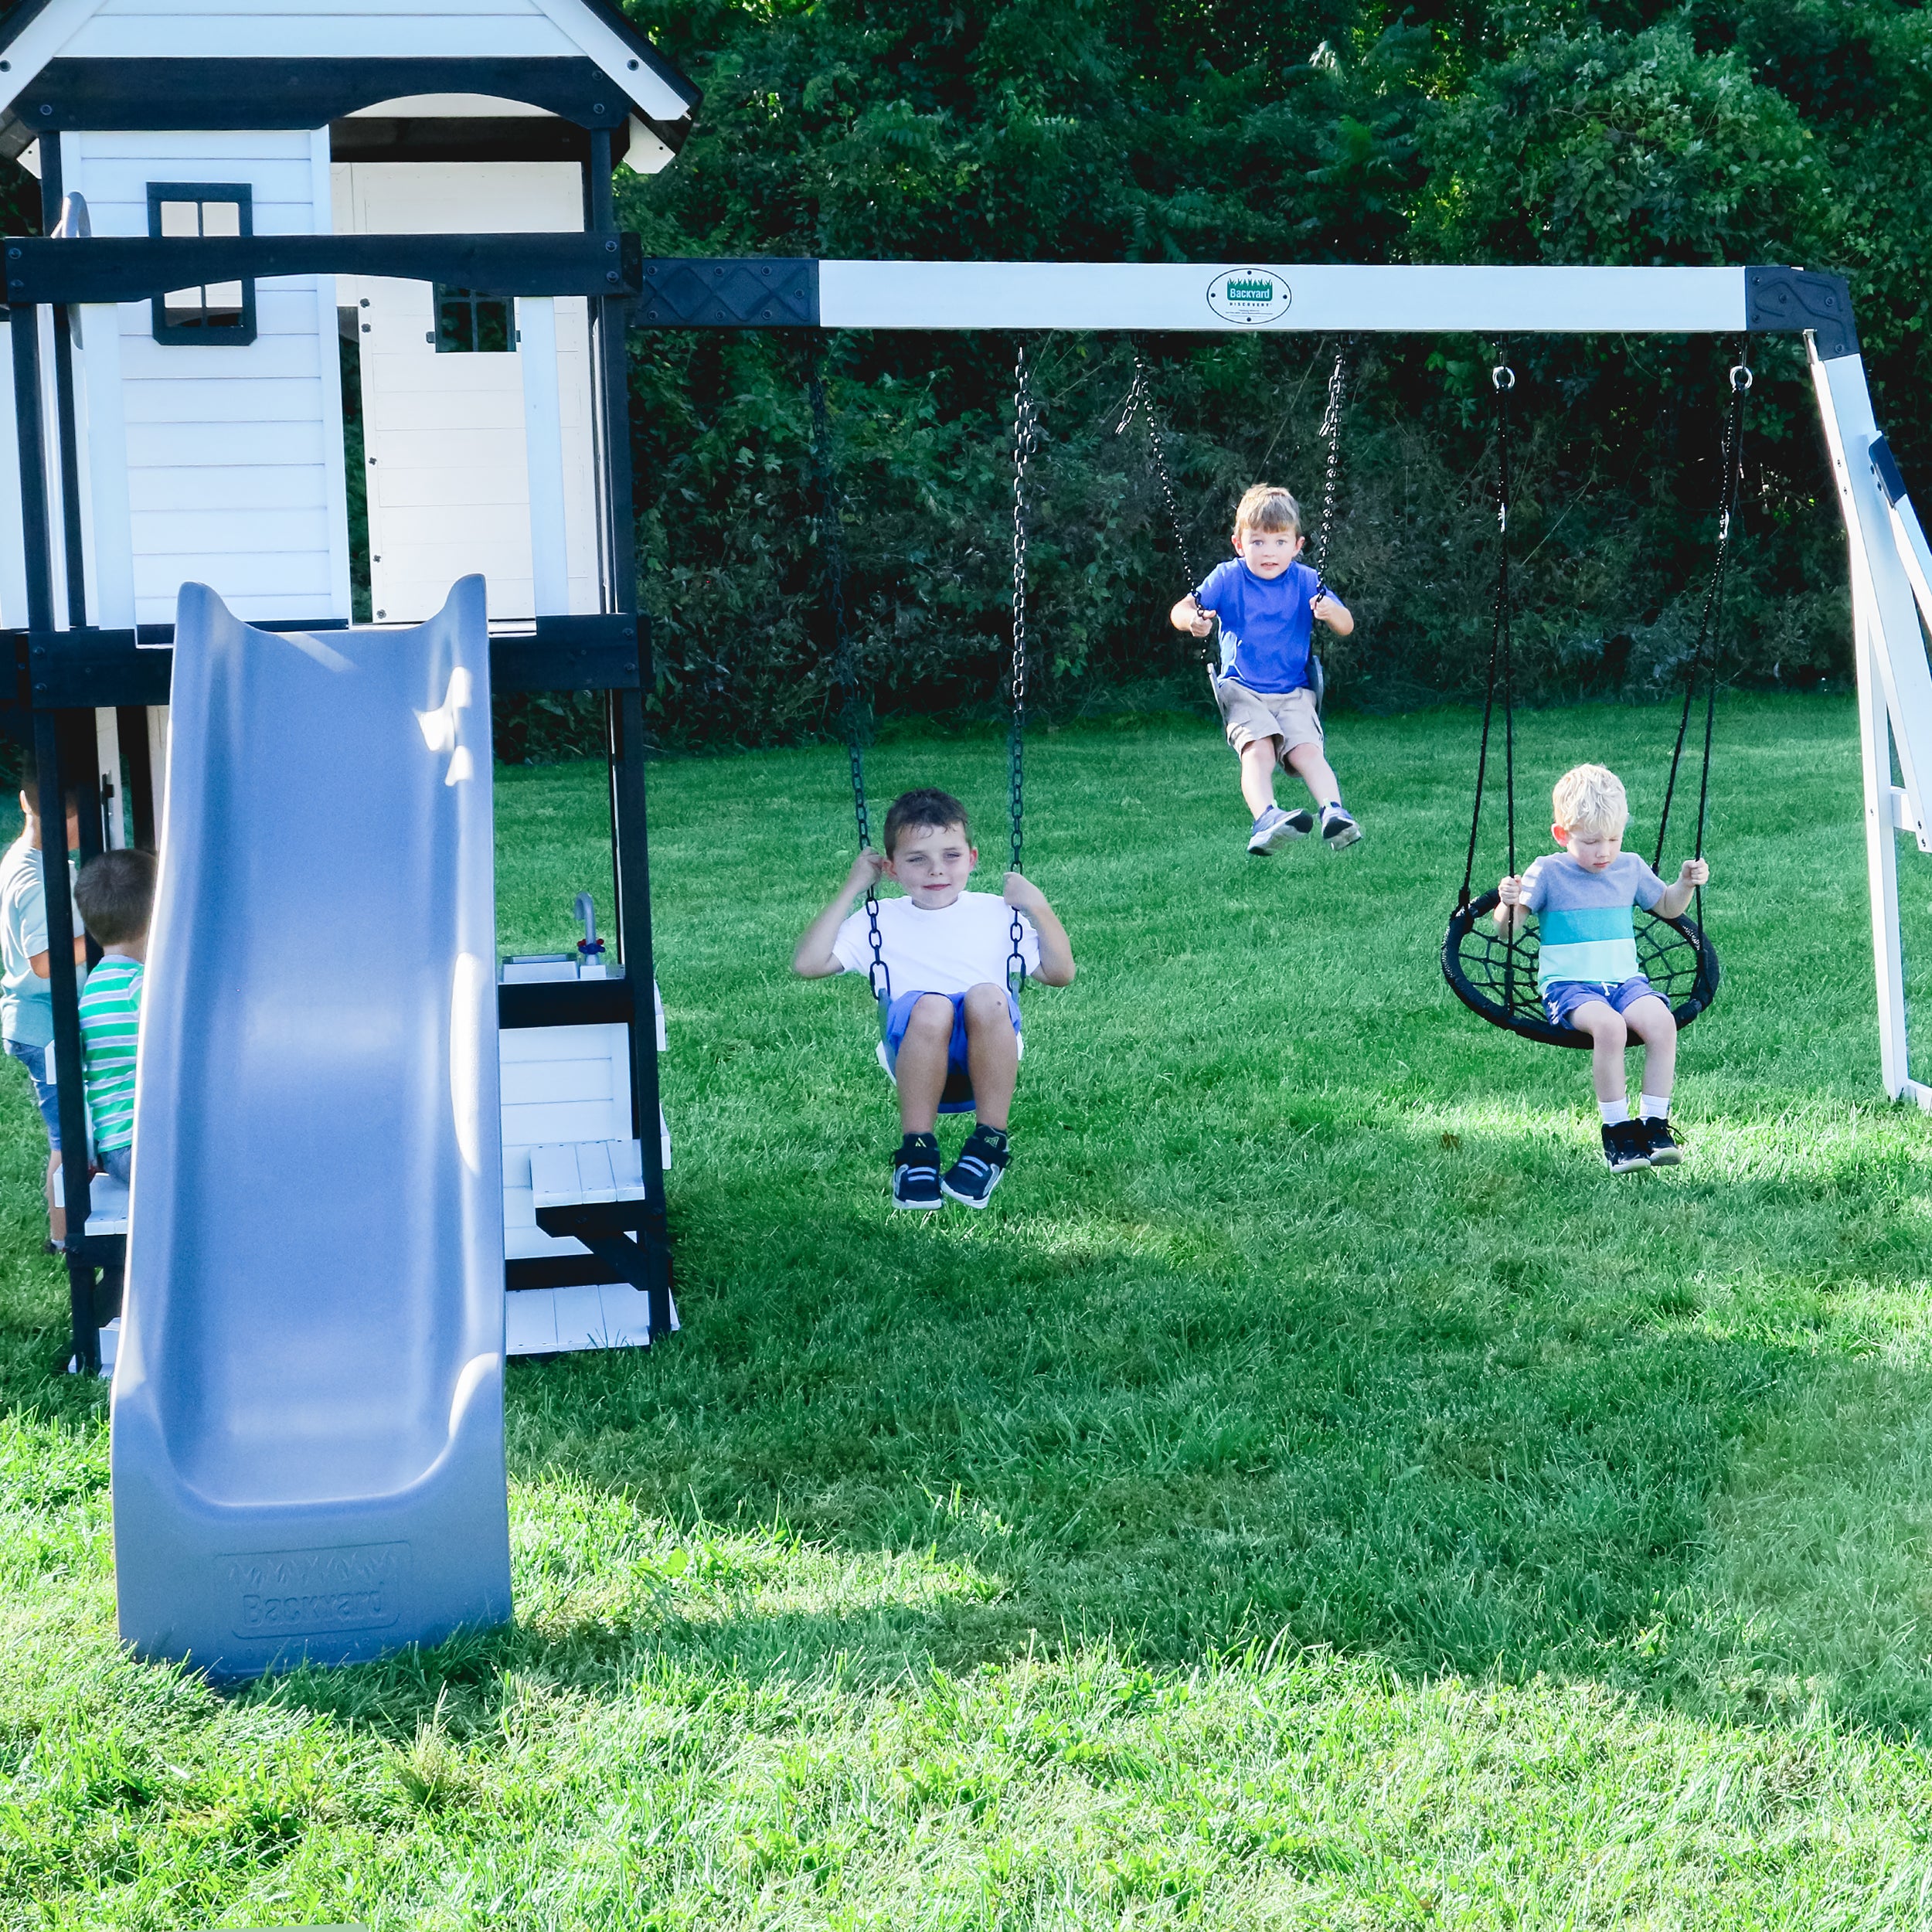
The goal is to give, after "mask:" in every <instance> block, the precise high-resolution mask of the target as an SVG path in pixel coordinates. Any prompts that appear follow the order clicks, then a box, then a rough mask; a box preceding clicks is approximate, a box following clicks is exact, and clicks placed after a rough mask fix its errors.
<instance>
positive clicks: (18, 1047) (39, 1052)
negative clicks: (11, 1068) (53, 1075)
mask: <svg viewBox="0 0 1932 1932" xmlns="http://www.w3.org/2000/svg"><path fill="white" fill-rule="evenodd" d="M7 1051H8V1052H9V1053H10V1054H12V1056H13V1057H14V1058H15V1060H18V1061H19V1063H20V1064H21V1065H22V1066H24V1067H25V1068H26V1070H27V1078H28V1079H29V1080H31V1081H32V1083H33V1104H34V1105H35V1106H36V1107H39V1110H40V1118H41V1120H42V1121H43V1124H45V1125H46V1130H47V1142H48V1145H49V1146H50V1147H52V1148H53V1151H55V1153H56V1154H58V1153H59V1152H60V1090H59V1089H58V1088H56V1087H55V1085H54V1083H53V1081H52V1080H49V1079H48V1077H47V1049H46V1048H45V1047H44V1046H28V1044H27V1043H26V1041H24V1040H17V1039H10V1040H9V1041H8V1042H7Z"/></svg>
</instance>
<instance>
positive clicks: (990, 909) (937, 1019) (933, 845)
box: [791, 787, 1073, 1208]
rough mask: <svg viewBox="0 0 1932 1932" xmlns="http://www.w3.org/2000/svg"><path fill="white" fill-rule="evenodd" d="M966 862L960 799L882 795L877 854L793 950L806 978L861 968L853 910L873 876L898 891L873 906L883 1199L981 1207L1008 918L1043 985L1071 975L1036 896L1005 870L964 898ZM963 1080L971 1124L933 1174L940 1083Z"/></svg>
mask: <svg viewBox="0 0 1932 1932" xmlns="http://www.w3.org/2000/svg"><path fill="white" fill-rule="evenodd" d="M978 863H979V852H978V848H977V847H976V846H975V845H974V844H973V839H972V833H971V830H970V829H969V828H968V825H967V823H966V808H965V807H964V805H962V804H961V803H960V802H959V801H958V800H957V798H953V797H952V796H951V794H948V793H946V792H944V791H935V790H934V789H932V788H931V787H927V788H926V789H924V790H922V791H909V792H906V793H905V794H903V796H901V797H900V798H895V799H894V800H893V804H892V809H891V810H890V811H888V812H887V813H886V844H885V849H884V851H883V852H879V851H876V850H875V849H872V847H870V846H867V847H866V849H865V850H863V851H862V852H860V853H859V856H858V858H857V859H856V860H855V861H854V862H853V865H852V870H851V872H849V874H847V876H846V879H845V884H844V885H842V886H840V888H839V889H838V893H837V894H836V895H835V896H834V898H833V899H832V903H830V904H829V905H828V906H826V908H825V910H824V911H823V912H821V913H820V914H819V915H818V917H817V918H816V919H815V920H813V921H812V922H811V924H810V925H809V926H808V927H806V928H805V930H804V936H803V937H801V939H800V940H799V941H798V950H797V951H795V952H794V954H792V957H791V964H792V970H793V971H794V972H797V973H800V974H802V975H804V978H807V979H825V978H830V977H831V975H833V974H834V973H839V972H855V973H863V972H866V971H869V968H871V965H872V928H871V921H870V920H869V919H868V918H867V917H866V914H865V913H864V912H863V911H859V912H854V911H853V910H852V905H853V903H854V901H855V900H858V899H859V898H861V897H862V896H863V895H864V894H865V893H866V892H867V891H868V890H869V889H870V888H871V887H872V885H873V884H874V883H876V881H877V880H878V879H879V878H881V877H882V876H883V877H884V878H887V879H893V880H896V882H897V883H898V884H899V885H900V886H901V887H902V888H903V889H904V892H905V894H906V896H905V897H904V898H903V899H883V900H880V901H879V957H880V961H881V963H882V964H883V966H884V968H885V973H886V977H885V978H884V980H883V981H881V982H880V985H879V988H878V990H880V991H889V993H890V995H891V1003H890V1005H889V1008H888V1009H887V1014H886V1060H887V1061H888V1063H889V1064H890V1066H891V1067H892V1070H893V1077H894V1078H895V1079H896V1080H897V1082H898V1083H899V1119H900V1128H901V1129H902V1130H903V1136H904V1138H903V1139H902V1140H901V1141H900V1146H899V1151H898V1152H897V1153H896V1155H894V1156H893V1206H895V1207H902V1208H936V1207H939V1206H942V1205H943V1204H944V1202H945V1201H946V1200H947V1199H948V1198H950V1199H953V1200H955V1201H957V1202H960V1203H961V1205H962V1206H966V1207H970V1208H983V1207H984V1206H985V1205H986V1203H987V1202H988V1200H990V1199H992V1192H993V1189H995V1188H996V1187H997V1186H998V1185H999V1183H1000V1182H1001V1180H1002V1178H1003V1177H1004V1175H1005V1172H1006V1163H1007V1158H1008V1150H1007V1145H1006V1121H1007V1115H1008V1111H1009V1108H1010V1107H1012V1100H1013V1087H1014V1085H1015V1082H1016V1081H1017V1080H1018V1078H1019V1002H1017V1001H1016V1000H1015V998H1013V996H1012V992H1011V990H1010V989H1009V985H1008V980H1007V968H1008V965H1009V962H1010V961H1011V959H1012V954H1013V951H1014V940H1013V927H1014V924H1015V921H1016V920H1017V922H1018V924H1019V934H1020V936H1019V955H1020V958H1021V960H1022V962H1023V963H1024V964H1025V965H1026V970H1027V971H1028V972H1029V974H1030V975H1032V977H1033V978H1036V979H1037V980H1039V981H1040V982H1041V984H1042V985H1047V986H1065V985H1069V984H1070V982H1071V981H1072V979H1073V948H1072V947H1071V946H1070V945H1069V944H1068V943H1067V938H1066V928H1065V927H1063V926H1062V925H1061V923H1060V920H1059V919H1058V918H1057V917H1056V915H1055V913H1054V911H1053V907H1052V906H1049V905H1048V904H1047V903H1046V895H1045V894H1044V893H1042V892H1041V890H1040V889H1039V887H1038V886H1036V885H1034V884H1033V883H1032V882H1031V881H1030V880H1029V879H1026V877H1024V876H1022V874H1020V873H1019V872H1009V873H1008V874H1007V875H1006V889H1005V893H1004V894H1003V895H1002V896H995V894H993V893H969V892H968V891H967V890H966V889H965V888H966V882H967V880H968V879H969V878H971V876H972V872H973V868H974V867H975V866H976V865H978ZM949 1083H950V1087H951V1090H953V1091H955V1092H957V1091H960V1090H964V1089H965V1088H967V1087H968V1086H970V1090H971V1096H972V1102H973V1109H974V1111H975V1113H976V1114H978V1117H979V1120H978V1125H977V1126H976V1127H975V1128H974V1129H973V1131H972V1132H971V1134H970V1135H968V1138H967V1141H966V1145H964V1147H963V1148H961V1150H960V1155H959V1158H958V1159H957V1161H955V1162H954V1163H953V1165H951V1167H950V1168H947V1170H946V1172H945V1173H944V1175H943V1176H942V1175H941V1174H940V1171H939V1141H938V1138H937V1135H936V1134H935V1133H934V1128H935V1127H936V1126H937V1123H938V1117H939V1108H940V1102H941V1101H942V1100H944V1099H945V1098H946V1097H947V1092H948V1090H949Z"/></svg>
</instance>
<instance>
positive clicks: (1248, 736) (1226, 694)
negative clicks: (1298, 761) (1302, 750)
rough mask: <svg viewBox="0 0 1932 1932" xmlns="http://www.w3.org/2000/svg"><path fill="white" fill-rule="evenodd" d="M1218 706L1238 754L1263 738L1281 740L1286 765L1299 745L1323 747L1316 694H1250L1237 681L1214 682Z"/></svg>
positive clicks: (1280, 752)
mask: <svg viewBox="0 0 1932 1932" xmlns="http://www.w3.org/2000/svg"><path fill="white" fill-rule="evenodd" d="M1214 702H1216V704H1217V705H1219V706H1220V708H1221V723H1223V725H1224V726H1226V730H1227V736H1228V743H1230V745H1232V746H1233V747H1234V749H1235V750H1236V753H1240V752H1243V751H1245V750H1247V748H1248V747H1249V746H1250V745H1251V744H1253V743H1256V742H1257V740H1260V739H1263V738H1277V739H1279V740H1281V743H1280V745H1279V747H1277V751H1276V754H1275V755H1276V756H1277V758H1279V759H1280V760H1281V761H1282V762H1283V763H1284V764H1285V763H1286V762H1287V756H1288V753H1290V752H1291V751H1292V750H1294V748H1295V747H1296V746H1297V745H1318V744H1320V743H1321V737H1322V733H1321V719H1320V718H1318V716H1316V715H1315V693H1314V692H1312V691H1311V690H1309V689H1308V688H1307V687H1306V686H1305V685H1304V687H1303V688H1302V689H1301V690H1299V691H1250V689H1248V688H1247V685H1244V684H1241V683H1239V682H1236V680H1235V679H1233V678H1216V679H1215V680H1214Z"/></svg>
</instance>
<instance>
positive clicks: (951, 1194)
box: [939, 1127, 1010, 1208]
mask: <svg viewBox="0 0 1932 1932" xmlns="http://www.w3.org/2000/svg"><path fill="white" fill-rule="evenodd" d="M1009 1158H1010V1157H1009V1155H1008V1153H1007V1151H1006V1136H1005V1134H996V1133H995V1131H993V1130H992V1128H985V1127H976V1128H974V1129H973V1131H972V1132H971V1133H970V1134H968V1135H967V1137H966V1145H964V1147H962V1148H961V1149H960V1150H959V1158H958V1159H957V1160H956V1161H955V1162H954V1163H953V1164H952V1165H951V1167H949V1168H947V1170H946V1174H945V1178H944V1179H943V1180H942V1181H941V1182H940V1184H939V1185H940V1187H941V1189H944V1192H945V1194H946V1196H947V1199H949V1200H954V1201H957V1202H958V1203H959V1204H960V1206H961V1207H969V1208H983V1207H984V1206H985V1205H986V1203H987V1202H988V1201H990V1200H991V1199H992V1198H993V1189H995V1188H996V1187H998V1185H999V1184H1000V1182H1002V1180H1004V1179H1005V1177H1006V1163H1007V1161H1008V1159H1009Z"/></svg>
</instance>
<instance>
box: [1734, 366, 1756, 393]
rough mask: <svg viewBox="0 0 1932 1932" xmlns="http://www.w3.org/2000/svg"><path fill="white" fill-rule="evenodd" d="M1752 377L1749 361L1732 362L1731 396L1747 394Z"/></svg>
mask: <svg viewBox="0 0 1932 1932" xmlns="http://www.w3.org/2000/svg"><path fill="white" fill-rule="evenodd" d="M1752 382H1753V376H1752V375H1751V366H1750V363H1748V362H1733V364H1732V365H1731V393H1732V394H1733V396H1748V395H1749V394H1750V389H1751V383H1752Z"/></svg>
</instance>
